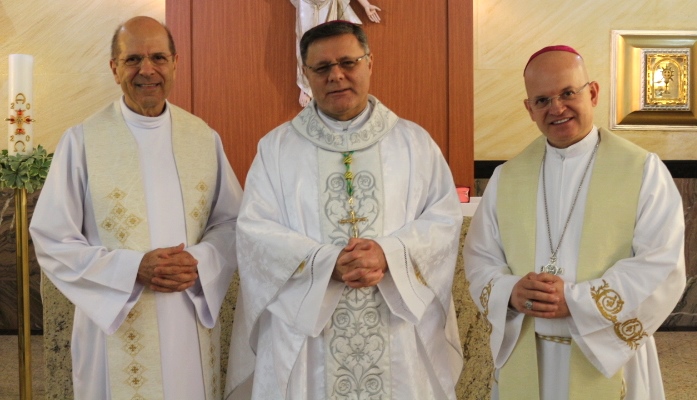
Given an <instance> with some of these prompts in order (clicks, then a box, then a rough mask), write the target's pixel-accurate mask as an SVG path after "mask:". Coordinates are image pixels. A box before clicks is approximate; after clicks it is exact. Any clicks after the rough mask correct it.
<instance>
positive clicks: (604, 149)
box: [497, 129, 647, 400]
mask: <svg viewBox="0 0 697 400" xmlns="http://www.w3.org/2000/svg"><path fill="white" fill-rule="evenodd" d="M600 136H601V142H600V147H599V148H598V153H597V155H596V157H597V158H596V160H595V164H594V166H593V174H592V176H591V181H590V185H589V188H588V195H587V201H586V208H585V214H584V222H583V230H582V233H581V244H580V251H579V261H578V268H577V273H576V281H577V282H583V281H588V280H591V279H597V278H599V277H600V276H602V274H603V273H604V272H605V270H607V268H609V267H611V266H612V265H613V264H614V263H615V262H617V261H618V260H620V259H622V258H626V257H629V256H630V255H631V245H632V238H633V233H634V224H635V220H636V209H637V205H638V201H639V190H640V188H641V182H642V177H643V170H644V162H645V160H646V154H647V153H646V151H645V150H643V149H641V148H640V147H638V146H636V145H634V144H632V143H630V142H628V141H626V140H624V139H621V138H619V137H617V136H616V135H614V134H611V133H610V132H608V131H606V130H604V129H601V130H600ZM545 140H546V138H545V137H544V136H541V137H540V138H538V139H537V140H535V141H534V142H533V143H531V144H530V145H529V146H528V147H527V148H526V149H525V150H523V152H522V153H521V154H520V155H519V156H517V157H515V158H514V159H512V160H510V161H509V162H507V163H506V164H505V165H504V166H503V169H502V171H501V177H500V181H499V185H498V196H497V198H498V200H497V210H498V217H499V228H500V232H501V240H502V242H503V247H504V251H505V253H506V258H507V260H508V264H509V266H510V268H511V271H512V272H513V274H515V275H519V276H523V275H525V274H527V273H528V272H530V271H533V270H535V238H536V221H537V215H536V210H537V192H538V182H539V176H540V166H541V163H542V155H543V154H544V146H545ZM616 193H619V194H621V196H617V195H616ZM596 303H597V304H598V307H599V311H600V312H601V313H603V314H605V313H604V311H603V310H602V308H601V304H600V302H598V301H597V300H596ZM571 346H572V347H571V364H570V371H569V376H570V377H569V399H570V400H580V399H587V398H591V397H593V398H598V399H620V398H621V391H622V371H621V370H620V371H619V372H618V373H616V374H615V376H613V377H612V378H610V379H607V378H605V377H604V376H603V375H602V374H601V373H600V372H599V371H598V370H597V369H596V368H595V367H594V366H593V365H592V364H591V363H590V362H589V361H588V360H587V358H586V357H585V356H584V355H583V353H582V352H581V350H580V348H579V347H578V345H577V344H576V343H575V342H573V341H572V343H571ZM533 360H537V351H536V339H535V326H534V318H530V317H525V318H524V320H523V327H522V330H521V333H520V336H519V338H518V342H517V343H516V346H515V349H514V350H513V353H512V354H511V356H510V357H509V359H508V361H507V362H506V364H505V365H504V366H503V367H502V368H501V371H500V372H499V397H500V398H501V399H535V400H537V399H539V398H540V397H539V375H538V369H537V362H533Z"/></svg>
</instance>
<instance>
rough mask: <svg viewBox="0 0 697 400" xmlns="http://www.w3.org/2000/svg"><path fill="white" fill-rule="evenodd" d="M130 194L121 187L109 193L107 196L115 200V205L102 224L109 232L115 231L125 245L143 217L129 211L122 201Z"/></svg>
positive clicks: (114, 233)
mask: <svg viewBox="0 0 697 400" xmlns="http://www.w3.org/2000/svg"><path fill="white" fill-rule="evenodd" d="M127 195H128V194H127V193H126V192H124V191H123V190H121V189H119V188H115V189H114V190H112V191H111V193H109V194H108V195H107V198H109V199H111V200H112V201H114V205H113V206H112V208H111V211H109V215H108V216H107V217H106V218H104V220H103V221H102V223H101V224H100V226H101V227H102V228H103V229H104V230H105V231H107V232H111V233H113V235H114V237H115V238H116V239H117V240H118V241H119V242H120V243H121V244H123V245H125V244H126V241H127V240H128V237H129V236H130V235H131V231H132V230H133V229H135V227H136V226H138V225H139V224H140V223H141V222H143V219H142V218H141V217H139V216H137V215H135V214H133V213H131V214H129V213H128V208H126V206H124V205H123V203H121V200H123V199H124V198H125V197H126V196H127Z"/></svg>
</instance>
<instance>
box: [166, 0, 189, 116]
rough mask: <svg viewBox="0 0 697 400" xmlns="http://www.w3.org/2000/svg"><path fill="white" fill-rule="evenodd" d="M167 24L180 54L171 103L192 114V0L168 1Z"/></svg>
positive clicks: (170, 97) (170, 98)
mask: <svg viewBox="0 0 697 400" xmlns="http://www.w3.org/2000/svg"><path fill="white" fill-rule="evenodd" d="M165 23H166V24H167V26H168V27H169V28H170V31H171V32H172V36H173V37H174V43H175V44H176V47H177V54H179V61H177V72H176V75H175V84H174V88H173V89H172V93H170V96H169V101H171V102H172V103H173V104H176V105H178V106H179V107H181V108H183V109H185V110H187V111H189V112H191V111H192V102H191V90H192V88H191V62H192V58H191V0H185V1H182V0H177V1H167V5H166V8H165Z"/></svg>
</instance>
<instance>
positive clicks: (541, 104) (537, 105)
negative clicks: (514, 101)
mask: <svg viewBox="0 0 697 400" xmlns="http://www.w3.org/2000/svg"><path fill="white" fill-rule="evenodd" d="M588 85H590V82H586V84H585V85H583V86H581V87H580V88H578V89H577V90H571V89H567V90H565V91H563V92H561V93H560V94H558V95H556V96H552V97H537V98H535V99H527V100H525V101H526V102H527V103H528V105H529V106H530V107H532V108H534V109H535V110H544V109H546V108H548V107H549V106H550V105H551V104H552V101H554V99H559V101H563V102H566V101H572V100H574V99H576V96H578V94H579V93H581V92H582V91H583V89H585V88H586V87H587V86H588Z"/></svg>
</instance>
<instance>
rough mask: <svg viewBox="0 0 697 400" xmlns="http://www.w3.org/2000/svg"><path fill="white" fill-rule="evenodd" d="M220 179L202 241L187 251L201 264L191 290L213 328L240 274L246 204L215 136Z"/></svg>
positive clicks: (201, 314)
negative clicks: (241, 217) (239, 236)
mask: <svg viewBox="0 0 697 400" xmlns="http://www.w3.org/2000/svg"><path fill="white" fill-rule="evenodd" d="M215 148H216V157H217V160H218V176H217V178H216V192H215V194H214V199H213V202H212V204H211V212H210V216H209V217H208V223H207V225H206V229H205V231H204V233H203V237H202V238H201V241H200V242H199V243H198V244H196V245H193V246H189V247H187V248H186V251H188V252H189V253H191V255H192V256H193V257H194V258H195V259H196V260H198V273H199V279H198V280H197V282H196V285H194V286H193V287H191V288H189V289H187V294H188V296H189V298H190V299H191V301H192V302H193V304H194V307H195V308H196V314H197V315H198V318H199V320H200V321H201V323H202V324H203V325H204V326H205V327H207V328H212V327H213V326H214V325H215V322H216V320H217V318H218V314H219V312H220V307H221V306H222V304H223V300H224V299H225V294H226V293H227V290H228V287H229V286H230V282H231V281H232V276H233V274H234V273H235V271H236V270H237V258H236V246H235V244H236V241H235V230H236V224H237V213H238V212H239V208H240V203H241V201H242V187H241V186H240V184H239V182H238V180H237V177H236V176H235V173H234V172H233V171H232V168H231V167H230V163H229V162H228V160H227V157H226V156H225V151H224V150H223V145H222V143H221V141H220V136H218V134H215Z"/></svg>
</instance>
